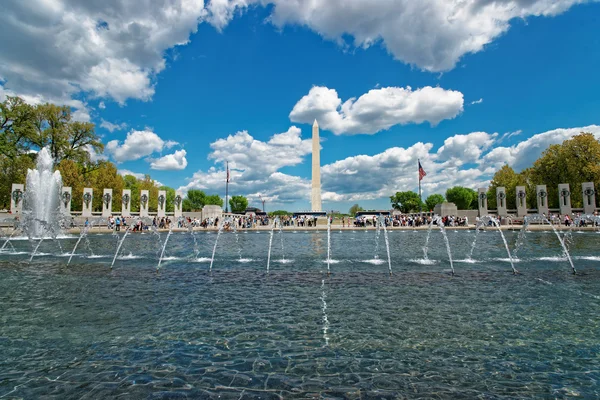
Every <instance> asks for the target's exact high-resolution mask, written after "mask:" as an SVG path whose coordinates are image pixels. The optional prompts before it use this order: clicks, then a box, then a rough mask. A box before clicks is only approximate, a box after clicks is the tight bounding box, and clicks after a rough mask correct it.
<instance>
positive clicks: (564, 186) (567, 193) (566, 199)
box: [558, 183, 573, 215]
mask: <svg viewBox="0 0 600 400" xmlns="http://www.w3.org/2000/svg"><path fill="white" fill-rule="evenodd" d="M558 204H559V208H560V215H571V214H572V213H573V209H572V208H571V189H570V188H569V184H568V183H561V184H559V185H558Z"/></svg>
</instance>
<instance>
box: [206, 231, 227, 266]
mask: <svg viewBox="0 0 600 400" xmlns="http://www.w3.org/2000/svg"><path fill="white" fill-rule="evenodd" d="M224 223H225V222H224V221H223V220H221V221H219V230H218V231H217V238H216V239H215V246H214V247H213V252H212V257H211V258H210V267H209V271H210V272H212V267H213V263H214V262H215V253H216V251H217V244H218V243H219V237H220V236H221V232H223V226H224Z"/></svg>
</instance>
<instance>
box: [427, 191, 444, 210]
mask: <svg viewBox="0 0 600 400" xmlns="http://www.w3.org/2000/svg"><path fill="white" fill-rule="evenodd" d="M444 201H446V199H445V198H444V196H442V195H441V194H430V195H429V196H428V197H427V199H425V205H426V206H427V211H431V210H433V209H434V208H435V206H436V205H438V204H440V203H443V202H444Z"/></svg>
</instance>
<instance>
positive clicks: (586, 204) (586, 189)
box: [581, 182, 596, 215]
mask: <svg viewBox="0 0 600 400" xmlns="http://www.w3.org/2000/svg"><path fill="white" fill-rule="evenodd" d="M581 189H582V191H583V213H584V214H587V215H593V214H594V212H595V211H596V189H595V188H594V182H584V183H582V184H581Z"/></svg>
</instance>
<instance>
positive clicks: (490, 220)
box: [480, 215, 519, 275]
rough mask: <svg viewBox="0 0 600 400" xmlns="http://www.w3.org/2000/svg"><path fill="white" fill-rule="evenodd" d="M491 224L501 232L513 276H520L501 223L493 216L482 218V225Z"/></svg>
mask: <svg viewBox="0 0 600 400" xmlns="http://www.w3.org/2000/svg"><path fill="white" fill-rule="evenodd" d="M489 222H491V223H492V224H493V225H494V226H495V227H496V229H498V232H500V236H501V237H502V241H503V242H504V247H505V248H506V255H508V260H509V261H510V267H511V268H512V271H513V274H515V275H516V274H518V273H519V271H517V269H516V268H515V263H514V262H513V256H512V255H511V254H510V249H509V248H508V243H507V242H506V238H505V237H504V232H502V228H500V223H499V222H498V219H497V218H494V217H492V216H491V215H487V216H484V217H483V218H481V221H480V224H486V223H489Z"/></svg>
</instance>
